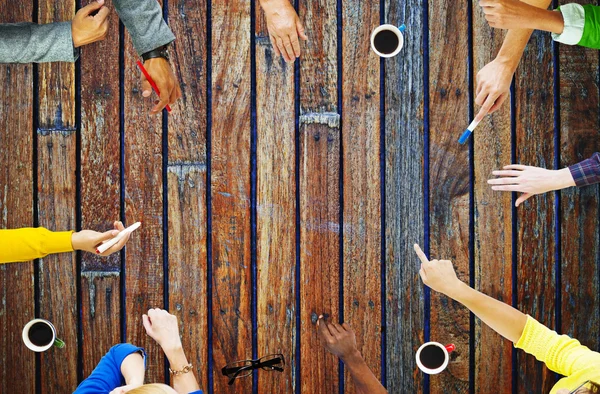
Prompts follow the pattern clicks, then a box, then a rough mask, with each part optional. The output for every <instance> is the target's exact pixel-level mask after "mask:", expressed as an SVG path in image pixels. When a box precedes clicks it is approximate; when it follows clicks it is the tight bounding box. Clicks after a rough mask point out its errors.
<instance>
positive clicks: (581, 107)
mask: <svg viewBox="0 0 600 394" xmlns="http://www.w3.org/2000/svg"><path fill="white" fill-rule="evenodd" d="M562 3H566V2H564V1H563V2H562ZM581 3H582V4H583V3H588V4H596V2H594V1H583V2H581ZM559 55H560V57H559V62H560V63H559V64H560V77H561V78H560V121H561V122H560V125H561V128H560V139H561V141H560V167H566V166H569V165H572V164H575V163H577V162H580V161H582V160H584V159H587V158H588V157H590V156H591V155H592V154H593V153H594V152H598V151H600V143H599V141H600V140H599V138H598V137H599V134H598V130H600V125H599V117H598V107H599V102H598V96H599V94H600V92H599V91H598V52H597V51H595V50H592V49H585V48H581V47H572V46H568V45H561V46H560V48H559ZM560 218H561V275H562V283H561V289H560V291H561V294H562V303H561V311H560V313H561V322H562V324H561V327H557V329H558V330H559V331H560V332H561V333H564V334H568V335H571V336H573V337H575V338H577V339H578V340H579V341H581V342H582V343H583V344H585V345H586V346H588V347H589V348H590V349H598V348H599V347H600V343H599V340H600V338H599V337H598V329H597V327H600V316H599V313H600V299H599V293H600V289H599V287H600V284H599V283H598V278H600V275H599V272H598V270H599V268H600V264H599V263H600V261H599V260H598V252H599V251H598V248H599V247H600V246H599V245H598V242H599V239H600V238H599V234H598V187H597V186H592V187H586V188H582V189H580V190H579V191H578V190H576V189H575V188H571V189H567V190H564V191H562V192H561V212H560Z"/></svg>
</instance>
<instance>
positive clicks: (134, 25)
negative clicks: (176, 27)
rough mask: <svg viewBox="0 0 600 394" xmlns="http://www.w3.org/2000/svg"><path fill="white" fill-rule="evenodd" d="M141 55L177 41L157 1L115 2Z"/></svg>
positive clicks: (129, 0)
mask: <svg viewBox="0 0 600 394" xmlns="http://www.w3.org/2000/svg"><path fill="white" fill-rule="evenodd" d="M113 5H114V6H115V8H116V10H117V13H118V14H119V19H121V21H122V22H123V24H124V25H125V27H126V28H127V31H129V34H130V35H131V39H132V41H133V46H134V47H135V49H136V51H137V53H138V54H139V55H141V54H143V53H146V52H148V51H151V50H153V49H156V48H158V47H160V46H163V45H165V44H168V43H170V42H171V41H173V40H175V36H174V35H173V32H171V29H169V26H167V23H166V22H165V21H164V19H163V16H162V9H161V8H160V5H159V4H158V2H157V1H156V0H113Z"/></svg>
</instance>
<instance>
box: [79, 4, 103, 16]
mask: <svg viewBox="0 0 600 394" xmlns="http://www.w3.org/2000/svg"><path fill="white" fill-rule="evenodd" d="M103 5H104V0H96V1H92V2H91V3H90V4H88V5H86V6H85V7H82V8H81V9H80V10H79V12H81V13H82V14H83V16H89V15H90V14H92V13H94V12H95V11H98V10H99V9H100V8H102V6H103Z"/></svg>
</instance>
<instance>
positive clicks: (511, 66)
mask: <svg viewBox="0 0 600 394" xmlns="http://www.w3.org/2000/svg"><path fill="white" fill-rule="evenodd" d="M521 55H522V53H520V54H518V56H516V55H515V54H514V53H504V52H503V51H502V49H500V52H498V55H497V56H496V58H495V59H494V61H495V62H496V63H499V64H500V65H501V66H502V67H504V68H506V69H508V70H509V71H510V72H511V73H513V74H514V72H515V70H516V69H517V66H518V65H519V62H520V61H521Z"/></svg>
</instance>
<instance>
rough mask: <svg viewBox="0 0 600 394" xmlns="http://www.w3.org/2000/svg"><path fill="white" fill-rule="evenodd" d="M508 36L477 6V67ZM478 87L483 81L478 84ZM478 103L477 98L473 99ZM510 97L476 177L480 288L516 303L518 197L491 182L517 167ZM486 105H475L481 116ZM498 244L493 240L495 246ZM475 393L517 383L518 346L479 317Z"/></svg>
mask: <svg viewBox="0 0 600 394" xmlns="http://www.w3.org/2000/svg"><path fill="white" fill-rule="evenodd" d="M504 36H505V34H504V32H503V31H502V30H499V29H491V28H490V27H489V25H488V23H487V21H486V20H485V17H484V14H483V12H482V11H481V7H479V6H474V7H473V42H474V43H476V44H475V45H474V47H473V59H474V62H473V69H474V72H475V73H476V72H478V71H479V70H481V69H482V68H483V67H484V66H485V65H486V64H488V63H489V62H490V61H492V60H493V59H494V57H495V55H496V53H498V50H499V49H500V46H501V45H502V41H503V40H504ZM474 86H475V87H476V86H477V82H476V81H474ZM473 100H475V94H474V96H473ZM509 102H510V98H509V99H507V101H506V102H505V104H504V105H503V106H502V108H501V109H500V110H498V111H496V112H495V113H493V114H491V115H488V116H486V117H485V118H484V120H483V121H482V122H481V123H480V124H479V126H478V127H477V131H476V133H474V135H473V136H472V138H473V149H474V155H473V156H474V163H473V165H474V173H475V179H474V182H475V186H474V190H475V196H474V200H475V215H474V227H475V245H474V247H475V251H474V253H475V271H474V272H473V275H474V280H475V288H476V289H477V290H479V291H481V292H483V293H485V294H487V295H489V296H490V297H493V298H496V299H498V300H500V301H502V302H506V303H507V304H512V283H513V282H512V238H511V237H512V198H511V193H506V192H495V191H493V190H492V189H491V187H490V185H488V183H487V180H488V179H491V178H495V177H494V176H492V171H494V170H499V169H502V167H503V166H505V165H508V164H512V163H511V121H510V115H511V114H510V105H509ZM479 109H480V107H479V106H477V105H476V106H475V113H477V112H478V111H479ZM492 240H493V242H491V241H492ZM474 341H475V365H473V366H471V368H474V370H475V382H474V385H475V392H476V393H490V394H492V393H496V392H497V390H498V384H499V385H501V386H502V387H505V388H508V387H510V385H511V382H512V368H513V365H512V343H511V342H510V341H507V340H506V339H504V338H503V337H501V336H500V335H498V334H497V333H496V332H495V331H494V330H492V329H491V328H490V327H488V326H487V325H486V324H485V323H483V322H482V321H481V320H479V319H477V318H476V319H475V337H474Z"/></svg>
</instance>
